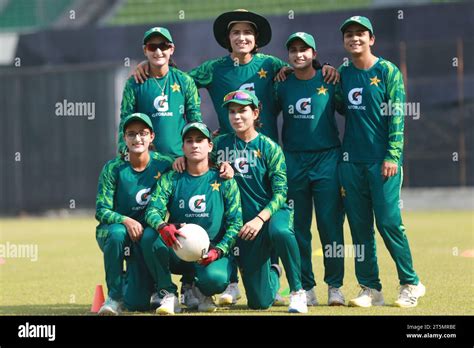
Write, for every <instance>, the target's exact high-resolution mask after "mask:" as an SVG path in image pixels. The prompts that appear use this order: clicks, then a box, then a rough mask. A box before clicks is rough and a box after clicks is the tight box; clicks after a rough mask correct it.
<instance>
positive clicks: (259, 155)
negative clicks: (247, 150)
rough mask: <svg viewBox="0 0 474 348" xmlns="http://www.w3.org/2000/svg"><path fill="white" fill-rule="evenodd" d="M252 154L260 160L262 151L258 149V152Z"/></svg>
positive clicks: (254, 151)
mask: <svg viewBox="0 0 474 348" xmlns="http://www.w3.org/2000/svg"><path fill="white" fill-rule="evenodd" d="M253 153H254V155H255V156H257V157H258V158H262V151H260V149H258V150H253Z"/></svg>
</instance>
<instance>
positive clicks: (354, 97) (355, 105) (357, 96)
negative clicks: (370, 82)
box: [347, 87, 365, 110]
mask: <svg viewBox="0 0 474 348" xmlns="http://www.w3.org/2000/svg"><path fill="white" fill-rule="evenodd" d="M362 91H363V88H360V87H357V88H353V89H351V90H350V91H349V94H348V95H347V98H348V99H349V103H351V104H352V105H349V106H348V107H347V108H348V109H354V110H365V105H360V104H362Z"/></svg>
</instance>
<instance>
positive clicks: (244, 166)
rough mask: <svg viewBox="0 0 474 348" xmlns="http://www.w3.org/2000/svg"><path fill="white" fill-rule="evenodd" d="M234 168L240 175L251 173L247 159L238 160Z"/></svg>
mask: <svg viewBox="0 0 474 348" xmlns="http://www.w3.org/2000/svg"><path fill="white" fill-rule="evenodd" d="M234 167H235V169H237V171H238V172H239V173H242V174H247V173H248V172H249V164H248V162H247V159H246V158H245V157H240V158H236V159H235V166H234Z"/></svg>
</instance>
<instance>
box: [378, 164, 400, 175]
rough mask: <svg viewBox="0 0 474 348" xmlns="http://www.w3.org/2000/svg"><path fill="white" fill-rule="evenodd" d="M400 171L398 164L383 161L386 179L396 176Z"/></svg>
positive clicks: (383, 171)
mask: <svg viewBox="0 0 474 348" xmlns="http://www.w3.org/2000/svg"><path fill="white" fill-rule="evenodd" d="M397 173H398V164H396V163H392V162H387V161H384V162H383V163H382V168H381V174H382V176H383V177H384V178H385V179H388V178H390V177H391V176H395V175H397Z"/></svg>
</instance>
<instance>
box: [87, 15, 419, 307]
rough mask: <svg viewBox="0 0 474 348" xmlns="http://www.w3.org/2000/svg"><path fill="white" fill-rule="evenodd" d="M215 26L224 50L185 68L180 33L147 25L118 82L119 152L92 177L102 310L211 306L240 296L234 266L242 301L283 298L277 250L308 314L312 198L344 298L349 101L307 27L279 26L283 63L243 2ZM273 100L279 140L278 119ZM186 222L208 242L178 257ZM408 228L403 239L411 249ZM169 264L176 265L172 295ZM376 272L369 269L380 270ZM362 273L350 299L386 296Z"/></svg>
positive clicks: (265, 28)
mask: <svg viewBox="0 0 474 348" xmlns="http://www.w3.org/2000/svg"><path fill="white" fill-rule="evenodd" d="M351 18H356V17H351ZM357 18H359V17H357ZM360 18H365V17H360ZM348 21H349V20H348ZM348 21H346V22H347V23H348V24H347V23H345V24H346V26H345V27H344V26H343V27H341V31H342V32H343V35H344V37H345V36H346V32H345V31H346V29H347V28H349V29H352V27H353V26H362V29H361V30H364V29H367V25H366V23H365V22H360V21H359V20H351V21H349V22H348ZM369 23H370V22H369ZM364 24H365V25H364ZM369 29H370V30H369V32H370V34H373V29H372V27H371V26H370V28H369ZM214 36H215V38H216V40H217V42H218V43H219V44H220V45H221V46H222V47H224V48H226V49H228V50H229V52H230V54H229V55H227V56H225V57H221V58H217V59H213V60H209V61H206V62H204V63H203V64H202V65H201V66H199V67H197V68H195V69H193V70H191V71H190V72H189V73H187V74H186V73H184V72H182V71H180V70H179V69H177V68H176V67H175V66H174V63H173V62H172V59H171V56H172V55H173V53H174V49H175V44H174V42H173V39H172V36H171V33H170V32H169V31H168V30H167V29H166V28H163V27H155V28H151V29H150V30H148V31H147V32H146V33H145V35H144V38H143V51H144V55H145V56H146V58H147V60H146V61H145V62H143V63H141V64H140V65H139V66H138V67H137V70H136V72H135V74H134V76H132V77H130V78H129V79H128V81H127V83H126V86H125V89H124V93H123V100H122V105H121V122H120V127H119V156H118V157H116V158H114V159H113V160H111V161H109V162H108V163H107V164H106V165H105V166H104V168H103V170H102V173H101V176H100V179H99V186H98V194H97V213H96V218H97V220H98V221H99V226H98V227H97V230H96V238H97V241H98V244H99V246H100V248H101V250H102V251H103V253H104V265H105V274H106V282H107V288H108V296H107V299H106V301H105V303H104V305H103V306H102V308H101V309H100V311H99V315H118V314H119V313H120V312H121V310H122V309H124V308H125V309H127V310H130V311H147V310H150V309H156V313H158V314H174V313H177V312H180V311H181V305H182V304H184V305H185V306H186V307H187V308H188V309H198V310H199V311H205V312H214V311H216V310H217V307H218V305H232V304H235V303H236V302H237V301H238V300H239V299H240V297H241V294H240V291H239V287H238V281H239V279H238V276H237V269H238V270H239V271H240V275H241V278H242V283H243V287H244V288H245V294H246V298H247V305H248V307H249V308H252V309H266V308H269V307H270V306H272V305H277V304H283V303H284V300H283V299H282V297H281V296H279V294H278V290H279V287H280V285H279V284H280V281H279V278H280V276H281V274H282V269H281V268H280V266H279V265H278V258H280V259H281V261H282V264H283V267H284V269H285V274H286V277H287V280H288V284H289V287H290V299H289V300H290V301H289V306H288V310H289V312H294V313H307V311H308V308H307V306H311V305H313V306H314V305H317V304H318V302H317V298H316V294H315V291H314V287H315V286H316V282H315V280H314V275H313V271H312V263H311V256H312V250H311V238H312V236H311V229H310V228H311V222H312V209H313V204H314V208H315V213H316V220H317V226H318V231H319V236H320V239H321V243H322V246H323V251H326V252H325V253H324V266H325V275H324V280H325V282H326V283H327V284H328V305H344V304H345V299H344V296H343V294H342V292H341V290H340V288H341V286H342V280H343V276H344V258H343V257H340V256H334V254H333V253H331V252H330V251H331V250H330V248H336V247H338V246H343V245H344V239H343V220H344V208H343V200H344V201H345V199H344V198H345V196H344V194H343V193H344V188H343V187H342V186H341V185H340V182H339V174H338V164H339V162H340V159H341V144H340V141H339V137H338V130H337V126H336V122H335V118H334V117H335V116H334V111H335V108H336V106H337V107H338V111H339V110H343V107H341V106H340V105H342V104H343V103H344V101H342V99H343V98H341V97H339V95H338V94H337V91H338V89H337V88H336V87H335V85H334V84H335V83H336V82H338V80H339V73H338V72H337V71H336V70H335V69H334V68H332V67H331V66H329V65H324V66H323V67H322V68H321V66H320V65H319V64H318V63H317V61H316V60H315V59H316V43H315V41H314V38H313V37H312V36H311V35H310V34H308V33H303V32H298V33H294V34H292V35H290V37H289V38H288V41H287V42H286V47H287V49H288V52H289V64H290V65H288V64H286V63H284V62H283V61H281V60H280V59H278V58H276V57H273V56H270V55H264V54H261V53H258V49H259V48H260V47H263V46H265V45H266V44H268V42H269V41H270V39H271V28H270V25H269V23H268V21H267V20H266V19H265V18H264V17H262V16H260V15H258V14H255V13H252V12H248V11H246V10H235V11H231V12H227V13H224V14H222V15H220V16H219V17H218V18H217V19H216V21H215V23H214ZM359 41H362V40H360V39H359ZM346 49H347V48H346ZM369 53H370V47H369ZM353 59H355V56H354V55H353ZM277 81H278V82H277ZM343 82H344V81H343ZM343 82H342V83H343ZM201 87H205V88H206V89H207V90H208V91H209V94H210V96H211V99H212V101H213V104H214V107H215V111H216V114H217V116H218V121H219V129H218V130H216V131H215V132H214V133H213V132H211V130H210V129H209V128H208V127H207V126H206V125H204V124H203V123H202V119H201V114H200V98H199V95H198V92H197V88H201ZM338 88H339V85H338ZM280 111H282V113H283V120H284V123H283V134H282V146H283V150H284V152H283V150H282V148H281V147H280V146H279V145H278V130H277V126H276V124H277V122H276V120H277V115H278V114H279V112H280ZM341 112H344V111H341ZM346 117H348V115H346ZM287 177H288V179H289V180H287ZM351 213H352V212H351ZM356 214H357V212H355V213H354V216H355V215H356ZM376 219H377V215H376ZM184 223H195V224H199V225H200V226H202V227H203V228H204V229H205V230H206V231H207V233H208V234H209V239H210V241H211V245H210V248H209V251H208V253H207V254H206V255H203V257H202V258H201V260H199V261H198V262H185V261H182V260H180V259H179V258H178V257H177V256H176V254H175V252H174V250H177V248H180V247H181V245H180V243H179V240H178V239H177V236H179V235H180V231H179V228H180V226H182V224H184ZM349 223H350V224H351V216H350V215H349ZM400 223H401V220H400ZM372 224H373V221H372ZM352 229H353V226H352V224H351V230H352ZM381 233H382V232H381ZM398 237H400V238H402V239H403V237H404V235H403V236H398ZM394 238H395V237H394ZM404 238H405V239H404V240H402V242H401V243H402V247H403V246H405V245H404V244H403V243H406V248H408V244H407V241H406V237H404ZM384 241H385V238H384ZM386 243H387V242H386ZM387 246H388V245H387ZM389 249H390V247H389ZM405 254H406V252H405ZM392 256H394V255H392ZM408 257H409V262H404V261H403V260H402V261H400V262H401V263H403V262H404V263H403V266H404V267H408V268H410V267H411V269H405V271H407V272H412V274H414V275H415V277H416V274H415V273H414V271H413V268H412V266H411V255H410V252H409V249H408ZM394 260H395V261H396V263H397V266H398V264H399V263H398V259H397V257H394ZM124 261H125V262H126V271H124ZM371 261H373V260H371ZM375 267H376V260H375ZM172 273H174V274H181V275H182V278H181V283H182V285H181V298H180V297H179V296H178V288H177V286H176V285H175V284H174V283H173V282H172V280H171V274H172ZM356 273H357V263H356ZM373 273H374V274H373V275H372V274H371V275H370V276H375V277H378V269H377V272H373ZM364 275H365V274H364ZM357 278H358V281H359V283H360V284H361V288H362V290H361V293H360V294H359V296H358V297H357V298H356V299H354V300H351V301H350V302H349V305H354V306H361V307H367V306H370V305H372V304H374V305H376V304H383V298H382V300H381V301H380V296H381V289H380V288H379V289H375V288H371V287H369V286H367V285H365V284H366V282H365V279H363V277H359V274H358V273H357ZM400 279H401V281H402V278H400ZM418 283H419V281H418V279H417V278H416V279H415V282H411V283H405V284H403V283H402V282H401V285H402V289H401V291H400V295H399V300H398V301H397V302H400V303H401V305H400V306H401V307H408V306H409V305H406V304H407V303H409V304H412V305H411V306H413V303H414V300H413V296H414V293H415V292H416V290H417V288H416V287H418V288H419V287H420V286H422V285H421V283H419V284H418ZM423 289H424V287H423ZM423 291H424V290H423ZM378 293H380V296H379V297H377V296H378ZM217 294H221V295H220V297H219V299H218V302H217V304H216V303H215V302H214V298H213V296H214V295H217ZM423 294H424V292H423ZM421 296H422V295H421ZM421 296H418V297H421ZM418 297H417V298H418ZM361 298H363V299H362V300H361ZM417 298H416V299H417ZM401 300H403V301H401ZM414 305H416V301H415V304H414Z"/></svg>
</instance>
